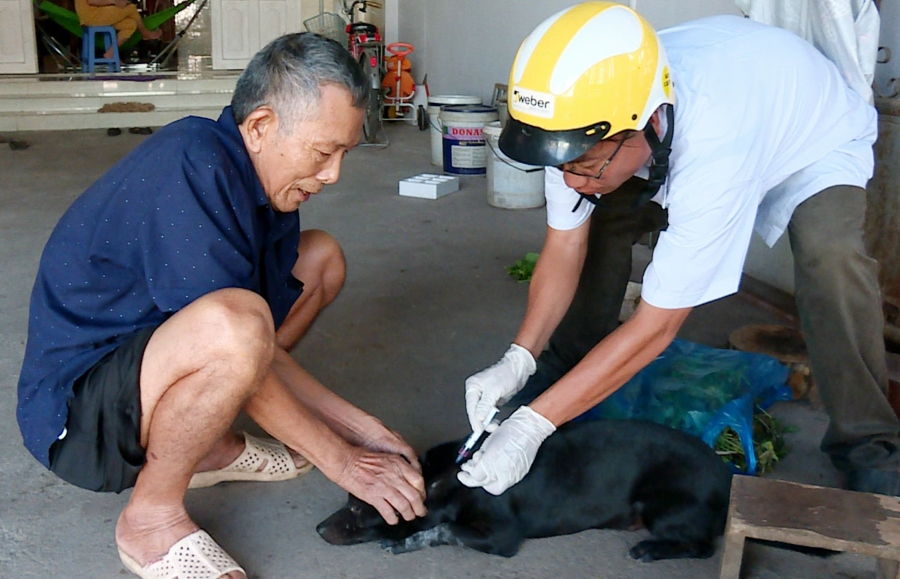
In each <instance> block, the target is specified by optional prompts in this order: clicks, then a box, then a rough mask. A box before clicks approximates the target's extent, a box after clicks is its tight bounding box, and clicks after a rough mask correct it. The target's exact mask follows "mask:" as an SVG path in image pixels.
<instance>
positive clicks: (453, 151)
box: [438, 105, 499, 175]
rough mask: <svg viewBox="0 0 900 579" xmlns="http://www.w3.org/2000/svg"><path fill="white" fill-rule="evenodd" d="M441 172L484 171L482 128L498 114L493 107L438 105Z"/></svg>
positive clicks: (469, 172)
mask: <svg viewBox="0 0 900 579" xmlns="http://www.w3.org/2000/svg"><path fill="white" fill-rule="evenodd" d="M438 116H439V118H440V119H441V128H442V130H443V135H442V136H443V141H444V143H443V147H444V172H445V173H454V174H457V175H484V174H485V172H486V170H487V151H485V144H484V134H482V129H483V128H484V125H485V124H486V123H490V122H491V121H496V120H497V119H498V118H499V115H498V114H497V109H495V108H494V107H488V106H485V105H445V106H443V107H441V114H440V115H438Z"/></svg>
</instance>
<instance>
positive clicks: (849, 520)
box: [720, 475, 900, 579]
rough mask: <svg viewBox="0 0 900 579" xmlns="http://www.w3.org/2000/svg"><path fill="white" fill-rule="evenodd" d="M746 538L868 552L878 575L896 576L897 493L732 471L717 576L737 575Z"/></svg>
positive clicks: (899, 556)
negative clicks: (855, 490) (843, 488)
mask: <svg viewBox="0 0 900 579" xmlns="http://www.w3.org/2000/svg"><path fill="white" fill-rule="evenodd" d="M748 538H750V539H765V540H769V541H780V542H782V543H789V544H791V545H802V546H806V547H818V548H822V549H831V550H833V551H849V552H852V553H860V554H863V555H871V556H872V557H876V558H877V559H878V569H879V577H880V578H884V579H900V573H898V562H900V498H896V497H887V496H882V495H876V494H870V493H858V492H853V491H845V490H840V489H833V488H826V487H818V486H813V485H804V484H798V483H792V482H786V481H779V480H772V479H763V478H757V477H752V476H743V475H736V476H735V477H734V479H733V482H732V485H731V500H730V502H729V506H728V522H727V524H726V527H725V540H724V549H723V552H722V569H721V574H720V578H721V579H738V577H739V576H740V571H741V561H742V559H743V554H744V541H745V539H748Z"/></svg>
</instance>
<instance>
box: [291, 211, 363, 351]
mask: <svg viewBox="0 0 900 579" xmlns="http://www.w3.org/2000/svg"><path fill="white" fill-rule="evenodd" d="M297 252H298V257H297V263H296V264H294V269H293V270H292V272H291V273H293V274H294V277H295V278H297V279H299V280H300V281H302V282H303V293H302V294H301V295H300V298H299V299H298V300H297V302H296V303H295V304H294V307H292V308H291V311H290V313H288V316H287V319H285V320H284V323H282V324H281V326H280V327H279V328H278V331H277V332H276V333H275V341H276V342H277V343H278V346H279V347H280V348H282V349H284V350H287V351H288V352H290V351H291V350H292V349H293V348H294V346H296V345H297V342H299V341H300V339H301V338H303V336H305V335H306V332H307V331H308V330H309V328H310V326H312V323H313V322H314V321H315V320H316V317H317V316H318V315H319V313H320V312H321V311H322V310H324V309H325V307H326V306H328V304H330V303H331V302H333V301H334V300H335V299H336V298H337V296H338V294H339V293H340V292H341V288H343V287H344V278H345V277H346V275H347V263H346V261H345V259H344V251H343V250H342V249H341V246H340V244H338V242H337V240H335V239H334V238H333V237H332V236H331V235H330V234H328V233H326V232H324V231H322V230H319V229H311V230H309V231H304V232H303V233H302V234H301V236H300V246H299V247H298V249H297Z"/></svg>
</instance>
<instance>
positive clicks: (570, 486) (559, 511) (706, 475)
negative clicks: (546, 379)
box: [316, 420, 731, 561]
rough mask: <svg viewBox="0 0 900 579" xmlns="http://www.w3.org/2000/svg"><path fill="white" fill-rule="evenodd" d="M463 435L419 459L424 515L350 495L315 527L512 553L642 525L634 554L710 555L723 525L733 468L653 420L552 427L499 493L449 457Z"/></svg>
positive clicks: (399, 549)
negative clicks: (395, 511) (533, 541)
mask: <svg viewBox="0 0 900 579" xmlns="http://www.w3.org/2000/svg"><path fill="white" fill-rule="evenodd" d="M460 444H462V441H458V442H449V443H446V444H442V445H439V446H436V447H434V448H432V449H431V450H429V451H428V452H427V453H426V454H425V456H424V457H423V458H422V470H423V474H424V476H425V484H426V489H427V493H428V497H427V499H426V501H425V506H426V507H427V508H428V514H427V515H426V516H424V517H421V518H418V519H415V520H413V521H409V522H405V521H402V520H401V521H400V523H399V524H397V525H388V524H387V523H385V522H384V520H383V519H382V518H381V516H380V515H379V514H378V512H377V511H376V510H375V509H374V507H372V506H370V505H368V504H366V503H364V502H363V501H361V500H359V499H357V498H356V497H354V496H352V495H351V496H350V498H349V501H348V503H347V506H345V507H344V508H342V509H340V510H339V511H337V512H336V513H334V514H333V515H331V516H330V517H328V518H327V519H326V520H325V521H323V522H322V523H320V524H319V525H318V526H317V527H316V530H317V531H318V532H319V534H320V535H321V536H322V537H323V538H324V539H325V540H326V541H328V542H329V543H332V544H335V545H352V544H356V543H364V542H368V541H376V540H378V541H381V545H382V547H383V548H385V549H387V550H389V551H391V552H393V553H405V552H409V551H416V550H418V549H421V548H423V547H427V546H435V545H464V546H466V547H471V548H473V549H477V550H479V551H483V552H485V553H491V554H495V555H502V556H504V557H511V556H513V555H515V554H516V552H518V550H519V547H520V546H521V544H522V541H524V540H525V539H527V538H536V537H552V536H556V535H566V534H570V533H577V532H579V531H583V530H585V529H600V528H604V529H631V528H635V527H636V526H639V525H643V526H645V527H646V528H647V529H648V530H649V531H650V533H651V534H652V538H651V539H648V540H646V541H642V542H640V543H638V544H637V545H635V546H634V547H633V548H632V549H631V551H630V555H631V556H632V557H633V558H635V559H639V560H641V561H655V560H658V559H672V558H681V557H709V556H710V555H712V554H713V552H714V551H715V546H714V543H715V540H716V538H717V537H718V536H720V535H721V534H722V532H723V530H724V528H725V518H726V514H727V508H728V496H729V492H730V489H731V472H730V470H729V468H728V466H727V465H726V464H725V463H724V462H722V460H721V459H720V458H719V457H718V456H717V455H716V453H715V452H714V451H713V450H712V449H711V448H709V447H708V446H706V445H705V444H703V442H702V441H700V440H699V439H697V438H695V437H693V436H689V435H687V434H685V433H683V432H680V431H677V430H674V429H671V428H667V427H664V426H660V425H658V424H654V423H651V422H641V421H632V420H609V421H595V422H576V423H570V424H567V425H564V426H562V427H560V428H559V429H558V430H557V431H556V432H555V433H554V434H553V435H552V436H551V437H550V438H548V439H547V440H546V441H545V442H544V444H543V445H542V446H541V449H540V451H539V452H538V455H537V457H536V458H535V461H534V464H533V466H532V467H531V471H530V472H529V473H528V475H527V476H526V477H525V478H524V479H523V480H522V481H521V482H520V483H519V484H517V485H515V486H513V487H512V488H510V489H509V490H507V491H506V492H505V493H503V494H502V495H500V496H493V495H491V494H489V493H488V492H487V491H485V490H484V489H481V488H474V489H473V488H468V487H466V486H465V485H463V484H462V483H460V482H459V481H458V480H457V479H456V474H457V472H459V467H458V466H456V465H455V464H454V461H455V459H456V455H457V450H458V449H459V447H460Z"/></svg>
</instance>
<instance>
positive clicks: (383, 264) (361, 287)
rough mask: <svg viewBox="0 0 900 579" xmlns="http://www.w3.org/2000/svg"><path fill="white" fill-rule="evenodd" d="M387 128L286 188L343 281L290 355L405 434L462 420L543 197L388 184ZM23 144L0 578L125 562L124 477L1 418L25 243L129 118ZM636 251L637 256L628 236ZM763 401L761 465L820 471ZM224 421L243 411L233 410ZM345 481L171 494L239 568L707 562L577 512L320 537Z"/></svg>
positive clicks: (272, 576) (13, 202)
mask: <svg viewBox="0 0 900 579" xmlns="http://www.w3.org/2000/svg"><path fill="white" fill-rule="evenodd" d="M387 133H388V135H389V137H390V141H391V142H390V146H388V147H387V148H374V147H359V148H357V149H356V150H354V151H353V152H352V153H351V154H350V155H349V156H348V157H347V159H346V164H345V168H344V172H343V174H342V177H341V181H340V183H338V184H337V185H335V186H332V187H330V188H328V189H327V190H326V191H324V192H323V193H322V194H320V195H319V196H318V197H316V198H314V199H312V200H311V201H310V202H309V203H307V204H304V205H303V207H302V208H301V210H300V214H301V223H302V226H303V227H304V228H323V229H326V230H328V231H330V232H331V233H333V234H334V235H335V236H336V237H337V238H338V240H340V242H341V243H342V244H343V246H344V248H345V251H346V255H347V261H348V264H349V274H348V278H347V283H346V287H345V289H344V292H343V294H342V296H341V297H340V298H339V299H338V300H337V302H336V303H335V304H333V305H332V306H331V307H330V308H329V309H328V310H327V311H326V312H324V314H323V315H322V316H321V318H320V319H319V321H318V322H317V324H316V325H315V326H314V328H313V330H312V331H311V333H310V335H309V336H308V337H307V338H306V339H305V341H304V342H302V343H301V345H300V347H299V348H298V349H297V351H296V352H295V356H296V358H297V359H298V360H300V362H301V363H302V364H303V365H304V366H306V367H307V368H308V369H309V370H310V371H311V372H312V373H313V374H314V375H316V376H317V377H318V378H319V379H320V380H322V381H323V382H324V383H325V384H326V385H328V386H329V387H331V388H332V389H333V390H335V391H336V392H338V393H340V394H341V395H342V396H344V397H346V398H347V399H348V400H350V401H352V402H353V403H355V404H357V405H358V406H360V407H362V408H363V409H365V410H367V411H369V412H371V413H372V414H374V415H375V416H378V417H379V418H381V419H382V420H383V421H384V422H385V423H386V424H388V425H389V426H391V427H392V428H394V429H396V430H397V431H399V432H400V433H401V434H402V435H403V436H404V437H405V438H406V439H407V440H408V441H409V442H410V443H411V444H412V445H413V446H414V447H415V448H417V449H425V448H427V447H429V446H431V445H433V444H435V443H438V442H442V441H445V440H448V439H452V438H458V437H462V436H464V435H466V434H467V433H468V431H467V422H466V418H465V412H464V406H463V396H462V393H463V381H464V379H465V377H466V376H468V375H469V374H470V373H472V372H473V371H477V370H479V369H481V368H483V367H484V366H486V365H489V364H491V363H493V362H494V361H496V359H497V358H498V357H499V356H500V355H501V354H502V353H503V351H504V350H505V349H506V347H507V345H508V343H509V341H510V340H511V339H512V337H513V336H514V334H515V331H516V329H517V328H518V324H519V321H520V318H521V315H522V313H523V311H524V307H525V301H526V293H527V286H526V285H522V284H518V283H516V282H515V281H513V280H512V279H511V278H509V277H508V276H507V275H506V273H505V270H504V267H505V266H507V265H510V264H512V263H513V262H514V261H515V260H516V259H519V258H521V257H522V256H523V255H524V254H525V253H526V252H528V251H537V250H539V249H540V244H541V241H542V238H543V231H544V223H545V222H544V211H543V209H534V210H503V209H496V208H493V207H490V206H489V205H488V204H487V202H486V193H485V186H486V185H485V179H484V178H483V177H463V178H461V190H460V191H459V192H457V193H454V194H452V195H450V196H448V197H444V198H442V199H439V200H437V201H430V200H421V199H411V198H406V197H400V196H399V195H398V194H397V183H398V181H399V180H400V179H403V178H406V177H410V176H412V175H416V174H419V173H423V172H431V171H433V170H434V169H435V168H434V167H432V166H431V165H430V164H429V159H430V154H429V141H428V139H429V137H428V133H426V132H419V131H418V130H417V129H415V128H414V127H412V126H410V125H407V124H405V123H390V124H389V126H388V127H387ZM5 136H6V137H7V138H10V137H12V138H16V139H25V140H27V141H28V142H29V143H30V147H29V148H28V149H26V150H23V151H12V150H10V149H9V148H8V147H7V146H5V145H4V146H0V263H2V264H3V267H4V269H5V271H6V274H5V275H3V276H2V277H0V457H2V462H0V577H2V578H13V577H15V578H17V579H32V578H40V579H45V578H57V577H59V578H62V577H65V578H70V579H80V578H91V579H104V578H112V577H126V576H130V575H129V574H128V573H127V572H126V571H125V570H124V568H123V567H122V565H121V563H120V562H119V558H118V555H117V553H116V548H115V542H114V537H113V531H114V524H115V520H116V517H117V516H118V514H119V511H120V510H121V508H122V506H123V505H124V504H125V502H126V500H127V498H128V493H127V492H125V493H122V494H121V495H115V494H94V493H90V492H87V491H83V490H80V489H78V488H76V487H73V486H71V485H68V484H66V483H64V482H62V481H61V480H59V479H57V478H56V477H55V476H54V475H52V474H51V473H50V472H48V471H46V470H45V469H44V468H43V467H42V466H41V465H40V464H39V463H38V462H37V461H35V460H34V459H33V458H32V457H31V456H30V454H28V452H27V451H26V450H25V448H24V447H23V446H22V439H21V436H20V434H19V430H18V427H17V424H16V420H15V404H16V390H15V389H16V384H17V380H18V374H19V370H20V365H21V360H22V356H23V352H24V348H25V339H26V329H27V318H28V310H27V308H28V299H29V293H30V291H31V285H32V282H33V279H34V274H35V270H36V267H37V263H38V259H39V256H40V253H41V250H42V247H43V245H44V242H45V241H46V238H47V236H48V235H49V233H50V230H51V228H52V227H53V225H54V223H55V222H56V220H57V219H58V218H59V216H60V214H61V213H62V211H63V210H64V209H65V208H66V207H67V206H68V205H69V204H70V203H71V201H72V200H73V199H74V198H75V197H76V196H77V195H79V194H80V193H81V191H83V190H84V188H85V187H87V186H88V185H89V184H90V183H91V182H92V181H94V180H95V179H96V178H97V177H98V176H99V175H100V174H102V173H103V172H104V171H105V170H106V169H107V168H108V167H110V166H111V165H112V164H113V163H114V162H115V161H116V160H117V159H118V158H120V157H121V156H122V155H124V154H125V153H126V152H127V151H129V150H130V149H131V148H132V147H134V146H136V145H137V144H138V143H139V142H140V141H141V140H142V139H144V138H145V137H141V136H137V135H130V134H128V132H127V131H126V132H124V134H123V135H121V136H120V137H117V138H110V137H107V136H106V133H105V131H102V130H90V131H71V132H36V133H20V134H18V135H5ZM636 254H637V257H638V258H639V259H638V263H640V260H641V258H644V257H646V256H645V254H643V253H642V252H641V248H638V250H636ZM783 321H784V318H783V317H782V316H780V315H779V314H778V312H776V311H774V310H772V309H770V308H765V307H761V306H760V305H759V303H758V302H757V301H755V300H753V299H750V298H748V297H747V296H744V295H742V294H738V295H736V296H732V297H729V298H726V299H723V300H719V301H718V302H715V303H712V304H709V305H706V306H703V307H701V308H698V309H697V310H696V311H695V312H694V313H693V314H692V315H691V317H690V319H689V320H688V323H687V324H686V326H685V328H684V329H683V331H682V334H681V336H682V337H683V338H685V339H688V340H692V341H696V342H701V343H705V344H708V345H712V346H716V347H724V346H725V345H726V343H727V336H728V334H729V333H730V332H731V331H732V330H733V329H735V328H737V327H740V326H741V325H744V324H748V323H779V322H783ZM774 414H775V415H776V416H777V417H778V418H779V419H781V421H782V422H784V423H785V424H787V425H792V426H795V427H797V428H798V431H797V432H796V433H793V434H790V435H789V443H790V445H791V447H792V452H791V453H790V455H789V456H788V457H787V458H786V459H784V460H783V461H782V462H781V463H780V464H779V465H778V466H777V468H776V470H775V472H774V473H773V474H772V475H771V476H774V477H778V478H784V479H788V480H795V481H801V482H808V483H813V484H821V485H829V486H835V485H837V475H836V473H835V471H834V470H833V468H832V467H831V466H830V463H829V462H828V461H827V459H826V458H825V457H824V455H822V453H821V452H820V451H819V450H818V442H819V439H820V438H821V436H822V433H823V431H824V429H825V427H826V425H827V418H826V417H825V416H824V414H822V413H821V412H818V411H815V410H812V409H810V408H809V406H808V405H807V404H805V403H802V402H790V403H780V404H778V405H776V406H775V407H774ZM239 426H240V427H244V428H248V429H251V430H254V431H255V430H257V429H256V428H255V426H254V425H252V424H248V423H246V422H244V423H243V424H239ZM344 500H345V493H344V492H343V491H342V490H341V489H340V488H338V487H337V486H336V485H334V484H332V483H331V482H329V481H328V480H326V479H325V478H324V477H323V476H322V475H321V473H319V472H318V471H314V472H313V473H311V474H309V475H307V476H305V477H303V478H301V479H299V480H294V481H289V482H283V483H272V484H246V483H244V484H239V483H232V484H227V485H220V486H218V487H213V488H210V489H203V490H196V491H190V492H189V493H188V495H187V505H188V510H189V512H190V513H191V515H192V516H193V517H194V519H195V520H196V521H197V522H198V523H199V524H200V525H201V526H202V527H204V528H206V529H207V530H208V531H209V532H210V533H211V534H212V535H213V536H214V537H215V538H216V539H217V540H218V541H219V542H220V543H221V544H222V545H223V546H224V547H225V548H226V549H227V550H228V551H229V552H230V553H231V554H232V555H233V556H234V557H235V558H236V559H237V560H238V561H239V562H241V563H242V564H243V565H244V566H245V568H246V569H247V570H248V572H249V574H250V577H251V578H254V579H263V578H264V579H290V578H330V577H354V578H356V577H360V578H381V577H401V578H406V577H409V578H422V577H435V578H444V577H447V578H450V577H453V578H459V577H487V578H493V577H497V578H500V577H503V578H508V577H514V578H518V579H530V578H546V577H603V578H626V577H627V578H632V577H633V578H647V579H650V578H652V579H659V578H672V579H681V578H684V579H688V578H690V579H696V578H703V577H710V578H712V577H718V572H719V560H720V553H717V554H716V555H715V556H714V557H712V558H710V559H707V560H687V561H664V562H658V563H652V564H642V563H636V562H634V561H632V560H630V559H629V558H628V556H627V551H628V548H629V547H630V546H631V545H632V544H634V543H635V542H637V541H638V540H640V538H642V537H643V534H642V533H640V532H636V533H633V532H618V531H586V532H583V533H580V534H577V535H573V536H567V537H557V538H551V539H541V540H531V541H528V542H527V543H526V544H525V545H524V546H523V548H522V550H521V552H520V553H519V554H518V555H517V556H515V557H513V558H511V559H503V558H500V557H493V556H489V555H484V554H481V553H478V552H475V551H471V550H465V549H462V548H457V547H441V548H434V549H428V550H423V551H420V552H417V553H412V554H408V555H401V556H393V555H389V554H385V553H383V552H382V551H381V550H380V549H379V548H378V547H377V546H376V545H374V544H365V545H359V546H354V547H334V546H331V545H328V544H326V543H325V542H324V541H322V540H321V539H320V538H319V537H318V535H317V534H316V533H315V531H314V527H315V525H316V524H317V523H318V522H319V521H321V520H322V519H324V518H325V517H326V516H328V515H329V514H330V513H331V512H333V511H334V510H335V509H337V508H338V507H340V506H341V505H342V503H343V501H344ZM744 576H745V577H752V578H760V579H763V578H765V579H769V578H775V577H785V578H797V579H808V578H810V577H817V578H818V579H826V578H838V577H839V578H843V579H849V578H859V579H862V578H868V577H874V576H875V564H874V561H873V560H872V559H870V558H867V557H861V556H854V555H845V554H842V555H838V556H835V557H833V558H830V559H828V560H821V559H815V558H811V557H808V556H805V555H801V554H797V553H792V552H784V551H780V550H776V549H771V548H766V547H761V546H754V545H750V546H748V548H747V553H746V557H745V560H744Z"/></svg>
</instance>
